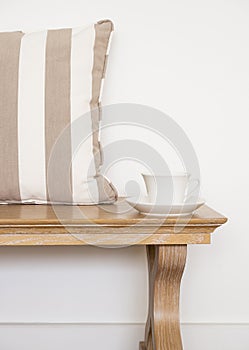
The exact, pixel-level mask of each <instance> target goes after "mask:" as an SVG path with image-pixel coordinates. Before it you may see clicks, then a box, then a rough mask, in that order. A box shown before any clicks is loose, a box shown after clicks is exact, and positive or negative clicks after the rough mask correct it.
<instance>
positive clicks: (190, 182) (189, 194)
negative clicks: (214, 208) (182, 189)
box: [185, 179, 200, 201]
mask: <svg viewBox="0 0 249 350" xmlns="http://www.w3.org/2000/svg"><path fill="white" fill-rule="evenodd" d="M192 183H195V185H194V187H193V189H192V190H191V191H190V192H189V191H188V189H189V187H190V185H191V184H192ZM198 187H200V180H199V179H190V180H189V183H188V187H187V191H186V193H185V201H186V200H188V199H189V198H190V197H191V196H192V195H193V193H194V192H195V191H196V189H197V188H198Z"/></svg>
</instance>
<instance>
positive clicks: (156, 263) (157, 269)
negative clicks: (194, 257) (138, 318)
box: [140, 245, 187, 350]
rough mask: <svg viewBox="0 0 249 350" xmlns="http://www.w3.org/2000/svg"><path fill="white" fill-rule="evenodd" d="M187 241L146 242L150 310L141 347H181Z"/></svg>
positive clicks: (171, 349) (161, 349) (178, 349)
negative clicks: (161, 244) (175, 243)
mask: <svg viewBox="0 0 249 350" xmlns="http://www.w3.org/2000/svg"><path fill="white" fill-rule="evenodd" d="M186 256H187V246H186V245H172V246H166V245H165V246H147V257H148V271H149V310H148V318H147V322H146V328H145V340H144V342H141V343H140V350H182V341H181V332H180V320H179V298H180V284H181V278H182V274H183V271H184V267H185V262H186Z"/></svg>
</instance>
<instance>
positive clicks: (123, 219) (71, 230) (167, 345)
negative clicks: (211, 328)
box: [0, 200, 227, 350]
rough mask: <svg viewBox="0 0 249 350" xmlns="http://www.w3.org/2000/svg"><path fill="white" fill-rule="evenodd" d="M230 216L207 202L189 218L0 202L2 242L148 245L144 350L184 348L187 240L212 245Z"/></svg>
mask: <svg viewBox="0 0 249 350" xmlns="http://www.w3.org/2000/svg"><path fill="white" fill-rule="evenodd" d="M226 221H227V219H226V218H225V217H224V216H222V215H220V214H219V213H217V212H216V211H214V210H213V209H211V208H209V207H207V206H203V207H201V208H200V209H198V210H197V211H196V212H195V213H194V215H192V216H189V217H174V218H172V217H171V218H167V217H165V218H158V217H153V216H144V215H141V214H139V213H138V212H137V211H136V210H134V209H133V208H131V207H130V206H129V205H128V204H127V203H126V202H125V201H123V200H120V201H119V202H118V203H116V204H114V205H101V206H80V207H76V206H64V205H60V206H55V207H52V206H50V205H2V206H0V246H37V245H43V246H56V245H97V246H127V245H144V246H146V247H147V257H148V271H149V310H148V319H147V323H146V330H145V340H144V341H143V342H140V347H139V348H140V350H182V342H181V334H180V323H179V295H180V283H181V277H182V273H183V270H184V266H185V261H186V251H187V244H208V243H210V236H211V233H212V232H213V231H214V230H215V229H216V228H217V227H219V226H221V225H222V224H224V223H225V222H226Z"/></svg>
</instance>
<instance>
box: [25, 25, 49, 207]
mask: <svg viewBox="0 0 249 350" xmlns="http://www.w3.org/2000/svg"><path fill="white" fill-rule="evenodd" d="M46 37H47V31H42V32H35V33H29V34H25V35H24V36H23V38H22V42H21V50H20V63H19V87H18V91H19V92H18V94H19V96H18V147H19V182H20V193H21V199H22V201H25V200H30V199H33V198H34V199H38V200H46V198H47V196H46V170H45V169H46V168H45V127H44V120H45V118H44V96H45V55H46Z"/></svg>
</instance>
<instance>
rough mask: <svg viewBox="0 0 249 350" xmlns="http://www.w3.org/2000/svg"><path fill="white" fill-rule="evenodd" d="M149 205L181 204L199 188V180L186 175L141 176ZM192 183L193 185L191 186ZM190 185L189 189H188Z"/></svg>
mask: <svg viewBox="0 0 249 350" xmlns="http://www.w3.org/2000/svg"><path fill="white" fill-rule="evenodd" d="M142 176H143V179H144V182H145V185H146V189H147V193H148V199H149V202H150V203H156V204H170V203H171V204H181V203H184V202H185V201H187V199H188V198H189V197H190V196H191V195H192V194H193V192H194V191H195V190H196V189H197V188H198V187H199V184H200V182H199V180H198V179H193V178H191V177H190V174H188V173H176V174H173V175H147V174H142ZM192 183H194V185H192ZM190 185H192V186H191V188H190Z"/></svg>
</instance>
